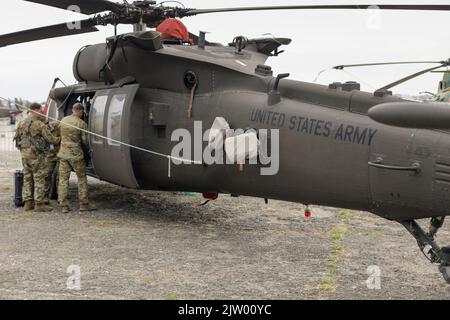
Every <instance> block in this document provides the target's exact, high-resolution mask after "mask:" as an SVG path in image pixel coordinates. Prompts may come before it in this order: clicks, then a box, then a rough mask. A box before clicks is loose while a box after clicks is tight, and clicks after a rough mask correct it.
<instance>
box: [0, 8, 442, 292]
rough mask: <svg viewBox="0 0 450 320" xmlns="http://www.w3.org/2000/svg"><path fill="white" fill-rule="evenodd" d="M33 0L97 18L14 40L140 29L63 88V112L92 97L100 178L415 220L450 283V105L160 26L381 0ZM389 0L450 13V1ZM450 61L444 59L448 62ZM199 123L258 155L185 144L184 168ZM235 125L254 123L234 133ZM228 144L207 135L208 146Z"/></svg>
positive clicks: (83, 62)
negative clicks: (346, 0)
mask: <svg viewBox="0 0 450 320" xmlns="http://www.w3.org/2000/svg"><path fill="white" fill-rule="evenodd" d="M28 2H33V3H39V4H44V5H48V6H52V7H57V8H61V9H69V10H73V8H74V6H73V5H76V6H77V8H78V9H80V10H79V11H80V12H81V13H83V14H87V15H94V16H92V17H89V18H87V19H84V20H81V21H76V22H74V23H72V24H58V25H53V26H47V27H43V28H37V29H31V30H26V31H21V32H15V33H11V34H7V35H2V36H0V47H1V46H7V45H13V44H18V43H24V42H29V41H34V40H41V39H48V38H54V37H61V36H67V35H74V34H82V33H88V32H94V31H97V30H98V29H97V28H96V26H99V25H114V26H117V25H119V24H131V25H133V26H134V32H132V33H127V34H121V35H117V34H116V35H114V36H112V37H110V38H108V39H106V42H103V43H100V44H96V45H90V46H84V47H83V48H81V49H80V50H79V52H77V53H76V55H75V59H74V64H73V72H74V76H75V78H76V79H77V80H78V84H76V85H73V86H67V87H61V88H54V89H52V90H51V93H50V97H51V102H50V104H49V108H48V115H49V116H51V117H54V118H61V117H63V116H64V115H67V114H68V113H69V112H70V107H71V105H72V104H73V102H74V101H81V102H83V103H84V104H85V106H86V107H87V110H88V114H87V115H88V119H87V121H88V123H89V131H90V132H91V135H90V152H91V164H90V166H91V168H90V173H91V175H93V176H95V177H98V178H99V179H102V180H106V181H109V182H111V183H114V184H117V185H121V186H125V187H128V188H142V189H152V190H173V191H195V192H200V193H204V194H208V195H215V194H218V193H228V194H233V195H246V196H254V197H260V198H265V199H280V200H287V201H293V202H299V203H303V204H317V205H325V206H332V207H339V208H349V209H355V210H364V211H370V212H372V213H374V214H377V215H379V216H381V217H384V218H386V219H389V220H394V221H397V222H399V223H401V224H402V225H403V226H404V227H405V228H406V229H407V230H408V231H409V232H410V233H411V234H412V235H413V236H414V238H415V239H416V240H417V242H418V245H419V247H420V249H421V250H422V251H423V252H424V253H425V254H426V256H427V257H428V258H429V259H430V261H431V262H433V263H436V264H439V269H440V271H441V272H442V274H443V276H444V278H445V280H446V281H447V282H448V283H450V247H443V248H441V247H440V246H439V245H438V244H437V243H436V242H435V236H436V233H437V231H438V229H439V228H440V227H441V226H442V225H443V223H444V219H445V216H447V215H448V214H450V131H448V128H449V127H450V105H449V104H447V103H436V104H433V103H416V102H411V101H407V100H403V99H400V98H398V97H394V96H393V95H392V92H391V91H390V90H389V89H387V88H383V89H381V90H377V91H375V92H373V93H370V92H362V91H360V86H359V84H358V83H356V82H347V83H332V84H330V85H329V86H324V85H318V84H314V83H307V82H300V81H293V80H288V79H283V78H286V77H287V76H288V74H280V75H277V76H274V75H273V71H272V69H271V67H270V66H267V65H266V60H267V59H268V57H269V56H272V55H278V53H279V52H280V51H279V47H280V46H281V45H287V44H289V43H290V42H291V40H290V39H286V38H274V37H270V38H258V39H247V38H245V37H243V36H237V37H236V38H235V39H234V40H233V41H232V42H231V43H230V44H227V45H221V44H217V43H210V42H208V41H206V39H205V33H200V35H199V36H198V37H197V36H194V35H192V34H190V35H189V39H187V37H186V36H182V37H176V36H173V35H172V37H167V36H163V34H162V33H159V32H156V31H147V29H146V28H147V27H150V28H153V27H157V26H159V25H160V24H161V23H163V22H164V21H165V20H167V19H176V18H184V17H189V16H194V15H199V14H210V13H216V12H235V11H256V10H319V9H320V10H324V9H328V10H331V9H335V10H361V9H368V8H374V7H373V5H292V6H283V7H276V6H270V7H243V8H222V9H191V8H184V7H181V8H180V7H169V6H165V5H164V3H162V4H157V3H156V1H135V2H133V3H128V2H125V3H115V2H110V1H106V0H28ZM376 8H378V9H381V10H424V11H427V10H435V11H437V10H440V11H449V10H450V5H379V6H377V7H376ZM105 11H107V13H103V14H100V13H101V12H105ZM74 26H75V27H74ZM191 39H192V40H193V41H192V42H191ZM449 64H450V60H449V61H442V62H441V63H440V66H442V67H445V66H448V65H449ZM198 121H201V123H202V125H203V128H215V129H217V128H218V129H217V130H216V131H215V132H218V133H219V135H218V137H222V138H223V139H225V149H226V150H225V151H226V152H225V153H227V154H228V153H230V154H232V155H233V157H234V155H236V159H237V157H238V155H240V156H241V158H242V159H243V160H246V161H247V160H248V161H247V162H249V163H248V164H247V162H245V165H244V163H243V162H242V161H241V162H238V161H234V162H233V163H228V164H226V165H225V164H207V163H205V161H204V160H203V159H202V157H201V156H200V158H197V159H194V160H195V162H194V163H193V162H192V161H184V160H186V158H188V155H187V154H188V153H190V152H187V153H186V152H183V154H182V155H180V158H181V159H182V161H179V162H182V163H181V164H179V163H178V165H174V166H171V162H173V160H174V158H171V157H165V156H164V155H170V154H172V151H173V149H174V147H175V146H176V145H177V143H178V141H173V139H172V136H173V134H172V133H173V132H175V131H176V130H177V129H180V128H184V129H185V130H187V132H188V133H191V134H193V135H194V136H195V135H196V134H198V133H197V132H196V131H198V128H197V127H196V123H197V122H198ZM232 128H243V129H252V130H253V131H252V130H249V131H246V133H242V134H234V135H231V136H229V135H227V132H228V131H227V130H228V129H232ZM265 129H270V130H273V129H275V130H278V131H277V132H278V134H279V144H271V143H266V145H264V143H262V142H261V141H263V140H264V138H267V139H266V140H267V141H272V140H274V141H275V140H276V137H275V136H268V134H267V135H266V136H264V130H265ZM252 132H253V134H252ZM255 132H259V134H256V133H255ZM267 132H268V131H267V130H266V133H267ZM201 134H202V131H201V130H200V136H201ZM242 136H244V138H245V139H244V140H242V139H241V138H242ZM104 137H106V139H105V138H104ZM255 137H256V138H255ZM206 140H208V139H206ZM218 140H220V139H218ZM214 141H215V140H214V139H212V140H211V139H209V140H208V141H203V140H201V142H200V143H199V145H198V144H197V145H195V143H194V147H193V149H194V153H195V149H196V148H198V147H199V148H200V149H201V150H203V149H205V150H206V149H207V148H208V147H211V146H212V145H214ZM227 141H231V142H232V143H234V145H236V144H237V143H242V141H244V142H248V144H249V145H251V146H252V150H251V151H252V152H243V154H242V152H241V153H239V152H238V151H236V150H233V148H231V149H230V148H228V149H227V148H226V145H227ZM249 149H250V148H249ZM263 149H265V150H263ZM146 150H147V151H148V150H154V151H157V154H156V153H150V152H145V151H146ZM255 150H257V152H256V155H255ZM261 150H262V151H263V152H260V151H261ZM234 151H236V152H235V153H233V152H234ZM269 153H271V156H273V154H275V153H278V154H279V164H278V170H276V174H267V175H264V174H261V172H262V171H261V170H262V169H268V168H267V167H268V165H269V164H268V162H267V161H266V160H267V158H269V157H268V154H269ZM189 159H190V158H189ZM242 159H241V160H242ZM168 160H169V161H168ZM250 160H253V163H250ZM168 168H169V169H170V174H168ZM423 218H430V219H431V221H430V227H429V230H428V231H424V230H423V229H422V228H421V227H420V226H419V225H418V224H417V222H416V219H423Z"/></svg>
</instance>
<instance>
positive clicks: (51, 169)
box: [44, 121, 60, 203]
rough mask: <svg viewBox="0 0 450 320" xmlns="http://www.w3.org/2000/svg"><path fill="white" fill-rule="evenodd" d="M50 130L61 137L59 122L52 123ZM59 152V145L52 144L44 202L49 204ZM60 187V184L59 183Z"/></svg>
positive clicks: (47, 167)
mask: <svg viewBox="0 0 450 320" xmlns="http://www.w3.org/2000/svg"><path fill="white" fill-rule="evenodd" d="M49 128H50V131H51V133H52V134H53V135H54V136H56V137H60V134H59V123H58V122H57V121H52V122H50V123H49ZM58 152H59V144H51V145H50V148H49V150H48V152H47V154H46V157H45V169H46V177H45V199H44V202H46V203H49V201H50V192H51V187H52V176H53V172H54V171H55V170H56V172H58V167H59V166H58V157H57V154H58ZM57 185H58V182H57Z"/></svg>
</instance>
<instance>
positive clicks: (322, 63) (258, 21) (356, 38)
mask: <svg viewBox="0 0 450 320" xmlns="http://www.w3.org/2000/svg"><path fill="white" fill-rule="evenodd" d="M117 2H118V1H117ZM449 2H450V0H434V1H430V0H422V1H418V0H407V1H398V0H397V1H394V0H391V1H386V0H380V1H377V2H374V1H373V0H372V1H370V0H368V1H362V2H359V3H363V4H367V3H374V4H394V3H395V4H397V3H405V4H449ZM183 3H184V4H185V6H186V7H191V8H213V7H231V6H236V7H238V6H261V5H293V4H355V3H358V2H357V1H354V0H348V1H342V0H339V1H334V2H333V1H315V2H314V1H301V0H279V1H273V0H272V1H270V0H247V1H243V0H214V1H212V0H209V1H207V0H189V1H183ZM1 5H2V9H1V13H2V18H1V20H0V33H10V32H15V31H19V30H23V29H29V28H35V27H39V26H45V25H50V24H55V23H61V22H67V21H71V15H70V14H69V13H67V12H66V11H64V10H60V9H55V8H51V7H46V6H43V5H39V4H33V3H29V2H25V1H21V0H3V1H2V3H1ZM449 14H450V13H449V12H425V11H418V12H407V11H389V12H387V11H383V12H382V13H381V15H379V16H378V14H377V13H374V12H373V11H370V12H368V11H366V10H352V11H348V10H344V11H342V10H339V11H336V10H328V11H322V10H314V11H309V10H305V11H300V10H293V11H289V12H287V11H271V12H242V13H217V14H209V15H199V16H196V17H190V18H185V19H184V20H183V22H184V23H185V24H186V25H187V27H188V28H189V30H190V31H191V32H193V33H198V31H199V30H204V31H209V32H210V34H208V40H211V41H214V42H221V43H228V42H230V41H231V40H232V39H233V38H234V37H235V36H237V35H245V36H247V37H248V38H252V37H260V36H261V35H262V34H265V33H271V34H273V35H275V36H279V37H288V38H291V39H292V40H293V41H292V44H291V45H289V46H286V47H284V49H285V50H286V52H285V53H283V54H281V55H280V56H278V57H273V58H270V59H269V62H268V64H270V65H271V66H272V67H273V68H274V70H275V72H276V73H284V72H290V73H291V79H296V80H302V81H310V82H312V81H313V80H314V78H315V77H316V75H317V73H318V72H319V71H320V70H323V69H326V68H329V67H332V66H334V65H339V64H348V63H364V62H378V61H398V60H443V59H447V58H449V57H450V41H449V40H450V39H449V35H448V32H447V31H448V18H449ZM81 17H85V16H81ZM99 29H100V32H97V33H91V34H85V35H78V36H71V37H65V38H59V39H49V40H43V41H37V42H31V43H27V44H20V45H15V46H10V47H5V48H0V70H1V71H0V72H1V73H0V96H2V97H15V96H20V97H23V98H25V99H28V100H38V101H44V100H45V99H46V97H47V95H48V91H49V89H50V85H51V83H52V80H53V79H54V78H55V77H60V78H61V79H63V80H64V81H65V82H66V83H67V84H73V83H74V82H75V79H74V77H73V75H72V63H73V58H74V55H75V53H76V52H77V50H78V49H79V48H80V47H82V46H83V45H86V44H95V43H100V42H103V41H104V40H105V38H106V37H108V36H111V35H112V34H113V28H112V27H99ZM131 30H132V27H131V26H121V27H120V28H119V31H120V32H129V31H131ZM427 66H428V65H414V66H396V67H392V66H390V67H376V68H371V69H367V68H365V69H360V68H358V69H349V70H348V72H350V74H349V73H345V72H343V71H335V70H333V71H329V72H325V73H324V74H322V75H321V77H320V78H319V80H318V83H323V84H328V83H330V82H333V81H347V80H358V81H360V82H361V83H362V89H363V90H367V91H373V90H374V89H376V88H379V87H382V86H383V85H385V84H387V83H390V82H392V81H395V80H397V79H398V78H401V77H402V76H405V75H408V74H409V73H413V72H415V71H417V70H420V69H421V68H425V67H427ZM440 78H441V76H440V75H439V74H428V75H426V76H423V77H421V78H418V79H416V80H413V81H411V82H409V83H407V84H404V85H401V86H399V87H397V88H396V89H395V90H394V91H395V93H405V94H417V93H418V92H420V91H432V92H435V91H436V90H437V83H438V81H439V80H440Z"/></svg>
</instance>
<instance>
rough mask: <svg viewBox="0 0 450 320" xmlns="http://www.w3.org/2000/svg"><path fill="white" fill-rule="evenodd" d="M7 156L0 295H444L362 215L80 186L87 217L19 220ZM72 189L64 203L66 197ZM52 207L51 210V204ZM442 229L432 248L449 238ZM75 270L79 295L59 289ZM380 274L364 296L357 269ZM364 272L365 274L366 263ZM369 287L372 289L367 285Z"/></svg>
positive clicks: (402, 233) (418, 258)
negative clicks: (88, 205)
mask: <svg viewBox="0 0 450 320" xmlns="http://www.w3.org/2000/svg"><path fill="white" fill-rule="evenodd" d="M16 168H20V163H19V159H18V154H17V153H7V152H6V153H5V152H3V153H2V154H1V155H0V298H1V299H448V298H449V297H450V286H448V285H447V284H446V283H445V282H444V280H443V278H442V277H441V275H440V273H439V272H438V270H437V267H436V266H434V265H431V264H430V263H429V262H428V261H427V260H426V259H425V258H424V257H423V255H422V254H421V253H420V251H419V249H418V248H417V246H416V243H415V240H414V239H413V238H412V237H411V236H410V235H409V234H408V233H407V232H406V230H404V229H403V227H401V226H400V225H398V224H396V223H394V222H389V221H386V220H384V219H381V218H379V217H377V216H375V215H372V214H370V213H366V212H357V211H348V210H345V211H344V210H342V209H334V208H325V207H313V208H312V209H313V216H312V217H311V218H305V217H304V216H303V210H304V207H303V206H302V205H300V204H295V203H289V202H282V201H270V202H269V204H268V205H265V204H264V201H263V200H261V199H256V198H249V197H240V198H231V197H229V196H227V195H222V196H221V197H220V198H219V199H218V200H217V201H215V202H212V203H209V204H208V205H206V206H203V207H201V206H199V204H200V203H201V202H202V201H203V200H202V198H201V196H199V195H185V194H174V193H162V192H147V191H145V192H144V191H133V190H127V189H123V188H119V187H116V186H113V185H111V184H108V183H104V182H99V181H97V180H95V179H90V180H89V184H90V191H91V192H90V196H91V199H92V200H93V202H94V203H95V204H96V205H97V206H98V207H99V210H98V211H95V212H90V213H83V214H81V213H79V212H78V211H76V208H77V206H76V203H74V204H73V209H74V211H73V212H72V213H70V214H68V215H63V214H61V213H60V211H59V209H56V210H55V211H54V212H52V213H33V212H31V213H25V212H23V211H22V210H21V209H16V208H15V207H14V206H13V203H12V194H13V178H12V176H13V172H14V170H15V169H16ZM75 192H76V188H75V184H74V183H72V187H71V196H72V199H74V198H75ZM53 205H54V206H55V207H56V204H55V203H54V204H53ZM447 230H448V228H445V226H444V228H443V230H441V232H440V234H439V240H440V242H441V243H448V242H449V240H450V233H449V232H448V231H447ZM73 265H75V266H79V268H80V272H81V283H80V284H81V288H80V290H73V289H69V288H68V286H67V282H68V278H69V277H70V276H71V274H70V273H67V271H68V268H69V267H70V266H73ZM369 266H377V267H375V268H378V269H374V270H375V271H376V270H378V271H379V272H380V275H381V277H380V288H379V289H377V288H375V289H369V288H368V286H367V283H366V280H367V279H368V278H369V274H368V270H367V269H368V267H369ZM372 268H373V267H372ZM374 283H375V284H376V283H377V282H376V281H375V282H374Z"/></svg>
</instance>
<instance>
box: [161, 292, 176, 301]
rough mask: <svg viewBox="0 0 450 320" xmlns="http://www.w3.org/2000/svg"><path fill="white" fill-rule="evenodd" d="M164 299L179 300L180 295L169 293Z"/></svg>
mask: <svg viewBox="0 0 450 320" xmlns="http://www.w3.org/2000/svg"><path fill="white" fill-rule="evenodd" d="M164 300H178V297H177V295H176V294H174V293H168V294H166V295H165V296H164Z"/></svg>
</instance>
